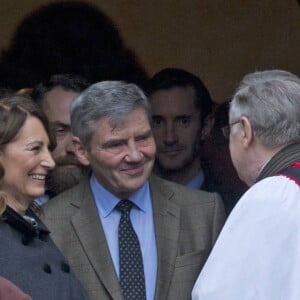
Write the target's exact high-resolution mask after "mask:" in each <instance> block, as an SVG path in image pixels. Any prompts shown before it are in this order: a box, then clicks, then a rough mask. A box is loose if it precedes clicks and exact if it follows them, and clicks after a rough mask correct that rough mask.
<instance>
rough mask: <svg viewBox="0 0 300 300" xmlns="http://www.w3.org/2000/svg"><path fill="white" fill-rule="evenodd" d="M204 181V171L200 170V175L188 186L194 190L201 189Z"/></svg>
mask: <svg viewBox="0 0 300 300" xmlns="http://www.w3.org/2000/svg"><path fill="white" fill-rule="evenodd" d="M203 181H204V173H203V170H200V172H199V173H198V175H197V176H196V177H194V178H193V179H192V180H191V181H190V182H189V183H188V184H187V185H186V186H187V187H190V188H193V189H200V188H201V186H202V184H203Z"/></svg>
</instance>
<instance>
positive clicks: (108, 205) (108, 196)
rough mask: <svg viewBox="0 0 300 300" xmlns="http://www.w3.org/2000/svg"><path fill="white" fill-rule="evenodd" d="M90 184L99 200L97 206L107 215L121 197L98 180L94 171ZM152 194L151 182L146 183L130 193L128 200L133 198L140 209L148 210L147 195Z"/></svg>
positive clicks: (102, 213)
mask: <svg viewBox="0 0 300 300" xmlns="http://www.w3.org/2000/svg"><path fill="white" fill-rule="evenodd" d="M90 186H91V189H92V191H93V194H94V196H95V201H96V202H97V207H98V209H99V210H100V213H101V215H102V216H103V217H104V218H105V217H107V216H108V215H109V214H110V213H111V212H112V211H113V210H114V208H115V206H116V205H117V204H118V202H119V201H120V198H118V197H117V196H115V195H114V194H112V193H111V192H109V191H108V190H107V189H106V188H105V187H104V186H103V185H102V184H101V183H99V181H97V179H96V177H95V175H94V173H93V174H92V176H91V178H90ZM149 194H150V187H149V182H148V181H146V182H145V184H144V185H143V186H142V187H141V188H139V189H138V190H137V191H135V192H134V193H133V194H132V195H130V197H129V199H128V200H131V201H132V202H133V203H134V204H135V205H136V206H137V207H138V208H139V209H140V210H142V211H143V212H146V211H147V210H148V209H149V206H148V205H147V202H146V201H145V199H147V195H149Z"/></svg>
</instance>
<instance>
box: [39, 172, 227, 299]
mask: <svg viewBox="0 0 300 300" xmlns="http://www.w3.org/2000/svg"><path fill="white" fill-rule="evenodd" d="M150 190H151V196H152V205H153V218H154V224H155V234H156V243H157V255H158V262H157V265H158V270H157V282H156V296H155V299H159V300H166V299H170V300H171V299H172V300H176V299H178V300H179V299H180V300H185V299H190V298H191V291H192V287H193V285H194V282H195V281H196V279H197V276H198V274H199V272H200V270H201V268H202V266H203V264H204V262H205V260H206V258H207V257H208V254H209V252H210V250H211V248H212V247H213V245H214V242H215V240H216V238H217V236H218V234H219V232H220V230H221V227H222V225H223V223H224V218H225V216H224V208H223V204H222V201H221V200H220V197H219V195H218V194H212V193H207V192H202V191H197V190H192V189H188V188H185V187H184V186H182V185H178V184H175V183H171V182H168V181H165V180H163V179H160V178H158V177H156V176H154V175H152V176H151V178H150ZM43 209H44V212H45V214H44V218H43V220H44V222H45V223H46V224H47V226H48V228H49V229H50V230H51V232H52V233H51V236H52V238H53V240H54V241H55V243H56V244H57V245H58V247H59V248H60V249H61V251H62V252H63V253H64V255H65V256H66V257H67V258H68V260H69V262H70V264H71V266H72V267H73V270H74V271H75V273H76V274H77V276H78V278H79V279H80V280H81V282H82V284H83V286H84V287H85V289H86V291H87V292H88V293H89V295H90V297H91V299H95V300H96V299H97V300H98V299H101V300H105V299H118V300H121V299H122V294H121V288H120V285H119V282H118V278H117V276H116V273H115V270H114V266H113V262H112V259H111V256H110V253H109V249H108V245H107V243H106V239H105V234H104V231H103V228H102V225H101V221H100V219H99V216H98V211H97V207H96V204H95V202H94V198H93V195H92V192H91V190H90V186H89V181H88V180H86V181H84V182H82V183H81V184H79V185H77V186H75V187H74V188H72V189H70V190H68V191H66V192H64V193H62V194H60V195H58V196H57V197H55V198H53V199H51V200H50V201H49V202H48V203H47V204H46V205H45V206H43Z"/></svg>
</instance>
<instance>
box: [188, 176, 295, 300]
mask: <svg viewBox="0 0 300 300" xmlns="http://www.w3.org/2000/svg"><path fill="white" fill-rule="evenodd" d="M192 299H193V300H200V299H201V300H250V299H251V300H298V299H300V188H299V186H298V185H297V184H296V183H295V182H294V181H292V180H290V179H288V178H286V177H284V176H273V177H268V178H265V179H263V180H261V181H260V182H258V183H256V184H255V185H254V186H252V187H251V188H250V189H249V190H248V191H247V192H246V193H245V194H244V196H242V198H241V199H240V200H239V202H238V203H237V205H236V207H235V208H234V209H233V211H232V213H231V214H230V216H229V218H228V219H227V222H226V224H225V226H224V228H223V230H222V232H221V234H220V236H219V238H218V240H217V242H216V244H215V246H214V248H213V250H212V252H211V254H210V256H209V258H208V260H207V262H206V264H205V266H204V268H203V269H202V271H201V273H200V275H199V277H198V279H197V281H196V284H195V286H194V288H193V292H192Z"/></svg>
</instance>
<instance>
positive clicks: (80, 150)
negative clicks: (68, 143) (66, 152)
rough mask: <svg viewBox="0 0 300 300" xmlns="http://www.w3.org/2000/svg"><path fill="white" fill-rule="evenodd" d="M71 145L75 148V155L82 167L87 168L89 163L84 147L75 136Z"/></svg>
mask: <svg viewBox="0 0 300 300" xmlns="http://www.w3.org/2000/svg"><path fill="white" fill-rule="evenodd" d="M73 145H74V148H75V154H76V157H77V159H78V160H79V162H80V163H81V164H82V165H84V166H89V165H90V161H89V159H88V155H87V154H88V152H87V149H86V147H85V146H84V145H83V144H82V143H81V141H80V139H79V138H78V137H77V136H74V137H73Z"/></svg>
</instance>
